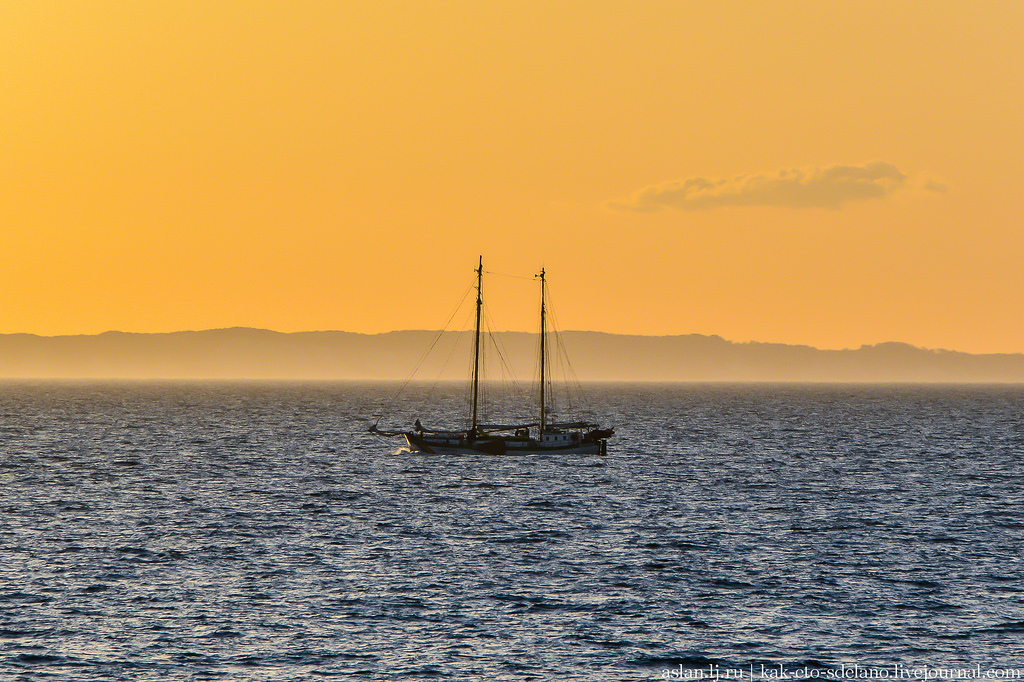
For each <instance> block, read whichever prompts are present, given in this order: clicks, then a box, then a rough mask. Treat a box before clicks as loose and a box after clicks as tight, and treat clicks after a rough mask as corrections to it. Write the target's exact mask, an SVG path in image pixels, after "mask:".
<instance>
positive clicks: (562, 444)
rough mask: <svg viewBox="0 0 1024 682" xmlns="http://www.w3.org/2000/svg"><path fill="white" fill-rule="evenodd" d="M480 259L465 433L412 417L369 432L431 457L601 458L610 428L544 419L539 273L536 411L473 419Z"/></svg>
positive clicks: (476, 393)
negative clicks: (408, 425)
mask: <svg viewBox="0 0 1024 682" xmlns="http://www.w3.org/2000/svg"><path fill="white" fill-rule="evenodd" d="M483 273H484V265H483V256H481V257H480V261H479V263H478V265H477V268H476V327H475V332H474V337H473V376H472V388H473V398H472V412H471V415H470V426H469V428H468V429H464V430H462V429H429V428H426V427H424V426H423V425H422V424H421V423H420V420H419V419H417V420H416V423H415V425H414V427H413V429H412V430H411V431H389V432H385V431H380V430H378V429H377V425H376V424H374V425H373V426H372V427H371V428H370V431H371V432H372V433H376V434H379V435H384V436H404V437H405V440H406V442H407V443H408V444H409V449H410V450H412V451H413V452H425V453H430V454H439V455H448V454H489V455H504V454H509V455H512V454H524V455H525V454H540V453H545V454H548V453H550V454H565V455H604V454H607V451H608V438H610V437H611V436H612V435H613V434H614V433H615V430H614V429H602V428H601V427H600V425H599V424H593V423H590V422H586V421H576V422H550V421H548V407H549V406H548V405H547V404H546V403H547V399H548V397H549V396H547V395H546V387H547V381H548V376H547V372H548V369H547V361H548V359H547V357H546V355H547V353H546V348H547V339H546V334H547V310H546V301H545V297H546V289H547V280H546V279H545V276H544V270H543V269H541V271H540V274H539V275H537V277H538V278H539V279H540V285H541V286H540V393H539V398H540V406H539V407H540V410H539V415H538V419H537V421H534V422H530V423H526V424H481V423H480V421H479V419H478V417H479V412H478V404H479V398H480V311H481V309H482V307H483V295H482V290H483Z"/></svg>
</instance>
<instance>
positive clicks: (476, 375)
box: [469, 256, 484, 436]
mask: <svg viewBox="0 0 1024 682" xmlns="http://www.w3.org/2000/svg"><path fill="white" fill-rule="evenodd" d="M483 279H484V257H483V256H480V263H479V265H478V266H477V269H476V333H475V334H474V336H473V424H472V426H470V427H469V433H470V435H471V436H476V404H477V398H478V396H479V395H480V308H481V307H482V306H483V298H482V297H481V294H480V289H481V285H482V283H483Z"/></svg>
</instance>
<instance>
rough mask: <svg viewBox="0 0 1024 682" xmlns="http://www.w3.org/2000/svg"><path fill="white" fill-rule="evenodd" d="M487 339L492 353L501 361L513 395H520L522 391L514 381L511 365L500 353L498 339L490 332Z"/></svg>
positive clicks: (500, 348) (514, 374)
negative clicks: (489, 341)
mask: <svg viewBox="0 0 1024 682" xmlns="http://www.w3.org/2000/svg"><path fill="white" fill-rule="evenodd" d="M487 337H488V338H489V339H490V340H491V345H493V346H494V352H496V353H497V354H498V359H500V360H501V367H502V369H504V370H505V371H506V372H507V373H508V378H509V381H510V383H511V384H512V390H513V391H514V392H515V393H521V392H522V390H523V389H522V386H520V384H519V382H518V381H516V373H515V372H513V371H512V365H510V364H509V362H508V361H507V360H506V359H505V354H504V353H503V352H502V347H501V342H500V341H499V340H498V337H497V336H495V333H494V332H492V331H488V332H487Z"/></svg>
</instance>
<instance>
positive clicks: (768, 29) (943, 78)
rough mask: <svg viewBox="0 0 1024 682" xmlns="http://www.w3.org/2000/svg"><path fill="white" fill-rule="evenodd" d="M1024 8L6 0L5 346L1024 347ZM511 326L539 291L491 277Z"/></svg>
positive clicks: (517, 301)
mask: <svg viewBox="0 0 1024 682" xmlns="http://www.w3.org/2000/svg"><path fill="white" fill-rule="evenodd" d="M1022 36H1024V3H1021V2H1018V1H1017V0H1005V1H996V0H981V1H978V0H974V1H973V2H958V1H952V0H950V1H942V2H924V1H921V2H909V1H903V2H901V1H898V0H896V1H894V0H888V1H885V2H874V1H864V0H859V1H856V2H854V1H850V2H820V1H807V2H792V1H785V0H771V1H767V2H761V1H759V0H744V1H743V2H737V3H722V2H689V1H683V0H672V1H664V0H649V1H643V2H635V3H630V2H619V1H616V2H611V1H608V0H587V1H586V2H561V1H553V0H549V1H546V2H529V1H519V2H487V1H486V0H474V1H468V2H423V1H420V2H395V1H392V0H374V1H373V2H363V1H362V0H345V1H343V2H342V1H337V2H313V1H310V0H291V1H290V2H279V1H277V0H274V1H273V2H269V1H266V2H265V1H261V0H248V1H247V2H218V1H212V0H196V1H195V2H187V3H182V2H180V1H178V0H176V1H174V2H165V1H163V0H146V1H145V2H112V1H109V0H86V1H79V2H73V1H69V2H29V1H21V2H18V1H13V0H8V1H5V2H2V3H0V74H2V75H0V89H2V90H0V154H2V163H0V221H2V222H0V227H2V235H3V248H2V251H0V254H2V255H0V333H15V332H28V333H34V334H43V335H56V334H93V333H98V332H103V331H107V330H122V331H133V332H160V331H176V330H185V329H210V328H218V327H232V326H250V327H261V328H267V329H275V330H278V331H304V330H325V329H340V330H346V331H357V332H371V333H373V332H382V331H389V330H396V329H436V328H439V327H441V326H442V325H443V324H444V323H445V321H446V319H447V317H448V315H449V314H450V313H451V311H452V309H453V308H454V306H455V304H456V303H457V302H458V300H459V299H460V297H461V296H462V295H463V293H464V292H465V290H466V287H467V286H469V284H470V283H471V280H472V276H473V273H472V270H473V268H474V267H475V265H476V259H477V256H478V255H480V254H482V255H483V257H484V264H485V270H489V271H494V272H496V273H507V274H512V275H519V276H523V277H529V276H532V275H533V273H535V272H537V271H538V270H539V269H540V267H541V266H544V267H545V268H546V269H547V272H548V275H549V281H550V283H551V287H552V297H553V303H554V306H555V314H556V316H557V322H558V324H559V327H560V328H562V329H586V330H597V331H606V332H615V333H631V334H652V335H662V334H689V333H702V334H718V335H721V336H723V337H725V338H727V339H731V340H734V341H750V340H755V341H772V342H783V343H801V344H809V345H813V346H817V347H821V348H849V347H858V346H860V345H861V344H869V343H878V342H882V341H904V342H907V343H912V344H915V345H919V346H924V347H930V348H949V349H955V350H964V351H970V352H1024V274H1022V273H1024V191H1022V190H1024V38H1022ZM485 286H487V287H488V289H487V291H486V292H485V294H486V295H487V296H488V301H489V303H490V314H491V317H492V321H493V323H494V325H495V326H496V327H497V328H499V329H521V330H533V329H534V328H535V326H536V323H535V320H534V316H535V313H536V305H535V297H536V288H535V285H534V284H533V283H531V282H528V281H526V280H519V279H514V278H505V277H492V278H489V279H488V280H487V281H486V282H485Z"/></svg>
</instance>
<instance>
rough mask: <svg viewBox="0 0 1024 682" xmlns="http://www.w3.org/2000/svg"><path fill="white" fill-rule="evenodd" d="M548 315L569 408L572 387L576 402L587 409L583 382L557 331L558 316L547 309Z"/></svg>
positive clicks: (560, 334)
mask: <svg viewBox="0 0 1024 682" xmlns="http://www.w3.org/2000/svg"><path fill="white" fill-rule="evenodd" d="M548 298H549V299H550V298H551V294H550V291H549V293H548ZM549 316H550V317H551V326H552V327H553V328H554V333H555V343H556V345H557V346H558V350H559V358H558V359H559V362H561V363H562V364H563V367H564V369H565V370H566V372H565V374H566V384H567V385H566V399H567V400H568V402H569V409H570V410H572V409H573V407H572V393H571V389H574V390H575V391H576V395H577V401H576V402H577V403H582V405H580V407H581V408H582V409H585V410H589V409H590V404H589V401H588V400H587V399H586V393H585V392H584V391H583V384H582V383H581V382H580V378H579V376H578V375H577V374H576V368H575V367H573V365H572V360H570V359H569V351H568V350H567V349H566V347H565V343H564V342H563V340H562V333H561V331H559V324H558V318H557V316H556V315H555V314H554V312H553V311H549ZM570 386H571V388H570Z"/></svg>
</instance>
